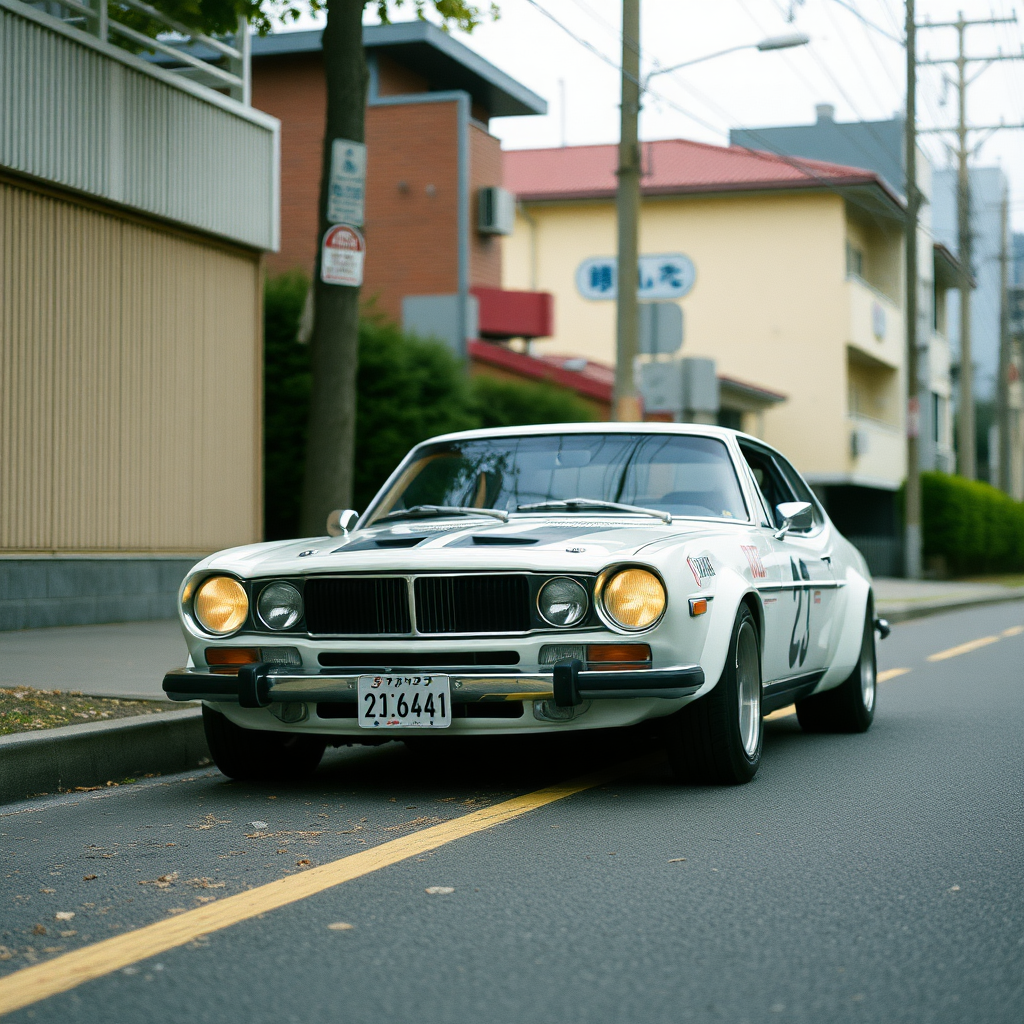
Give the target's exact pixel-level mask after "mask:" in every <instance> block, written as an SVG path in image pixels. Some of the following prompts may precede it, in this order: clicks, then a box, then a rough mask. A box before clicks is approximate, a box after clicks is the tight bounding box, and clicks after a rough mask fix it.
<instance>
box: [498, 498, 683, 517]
mask: <svg viewBox="0 0 1024 1024" xmlns="http://www.w3.org/2000/svg"><path fill="white" fill-rule="evenodd" d="M588 508H613V509H616V510H617V511H619V512H639V513H640V514H641V515H645V516H654V517H655V518H657V519H660V520H661V521H662V522H663V523H671V522H672V513H671V512H662V511H661V510H660V509H656V508H642V507H641V506H640V505H620V504H619V502H617V501H602V500H601V499H600V498H568V499H566V500H565V501H535V502H533V503H532V504H530V505H517V506H516V511H517V512H557V511H559V510H565V511H575V510H576V509H588Z"/></svg>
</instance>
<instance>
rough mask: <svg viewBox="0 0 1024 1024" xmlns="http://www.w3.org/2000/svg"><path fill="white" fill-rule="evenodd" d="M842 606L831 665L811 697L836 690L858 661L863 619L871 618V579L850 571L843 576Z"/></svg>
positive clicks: (873, 605) (873, 608) (872, 614)
mask: <svg viewBox="0 0 1024 1024" xmlns="http://www.w3.org/2000/svg"><path fill="white" fill-rule="evenodd" d="M845 582H846V587H845V589H846V602H845V608H844V610H843V616H844V621H843V624H842V628H841V632H840V634H839V640H838V642H837V644H836V649H835V653H834V654H833V655H832V662H831V664H830V665H829V667H828V669H827V671H826V672H825V675H824V676H823V677H822V679H821V682H820V683H818V685H817V687H815V689H814V693H822V692H823V691H825V690H831V689H832V688H833V687H835V686H839V685H841V684H842V683H843V681H844V680H845V679H846V678H847V677H848V676H849V674H850V673H851V672H852V671H853V669H854V666H855V665H856V664H857V662H858V660H859V659H860V652H861V644H862V643H863V639H864V619H865V617H866V616H868V615H870V616H872V618H873V617H874V614H875V597H874V589H873V587H872V585H871V578H870V577H865V576H862V575H861V574H860V573H859V572H857V571H856V570H854V569H850V570H848V571H847V574H846V581H845Z"/></svg>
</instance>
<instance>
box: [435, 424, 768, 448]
mask: <svg viewBox="0 0 1024 1024" xmlns="http://www.w3.org/2000/svg"><path fill="white" fill-rule="evenodd" d="M545 434H676V435H684V436H692V437H717V438H721V439H722V440H725V439H727V438H729V437H743V438H749V439H750V440H751V441H757V440H758V439H757V438H756V437H751V436H750V435H749V434H744V433H741V432H740V431H738V430H733V429H732V428H731V427H719V426H715V425H713V424H710V423H664V422H659V423H608V422H596V423H594V422H591V423H533V424H529V425H527V426H521V427H490V428H483V429H477V430H460V431H457V432H456V433H453V434H439V435H438V436H437V437H431V438H427V440H425V441H422V442H420V443H421V444H433V443H434V442H435V441H468V440H476V439H478V438H489V437H537V436H542V435H545ZM761 443H763V442H761ZM417 447H419V445H417Z"/></svg>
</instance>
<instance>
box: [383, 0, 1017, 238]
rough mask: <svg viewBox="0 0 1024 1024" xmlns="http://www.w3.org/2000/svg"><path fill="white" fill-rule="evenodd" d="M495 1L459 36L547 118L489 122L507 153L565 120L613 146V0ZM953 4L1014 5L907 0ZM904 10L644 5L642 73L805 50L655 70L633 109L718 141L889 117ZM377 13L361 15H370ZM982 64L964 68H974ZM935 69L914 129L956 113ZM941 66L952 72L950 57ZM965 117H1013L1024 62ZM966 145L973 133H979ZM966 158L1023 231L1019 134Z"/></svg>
mask: <svg viewBox="0 0 1024 1024" xmlns="http://www.w3.org/2000/svg"><path fill="white" fill-rule="evenodd" d="M478 3H480V6H484V7H485V6H486V2H482V3H481V2H480V0H478ZM499 6H500V8H501V18H500V20H499V21H497V22H489V21H488V22H485V23H484V24H483V25H481V26H480V27H479V28H478V29H476V31H475V32H473V33H472V35H469V36H466V35H463V34H462V33H458V34H457V35H458V38H460V39H461V40H462V41H463V42H465V43H466V44H467V45H468V46H470V47H472V48H473V49H474V50H476V51H477V52H479V53H480V54H481V55H483V56H484V57H486V58H487V59H488V60H490V61H491V62H492V63H494V64H495V65H497V66H498V67H499V68H501V69H502V70H503V71H505V72H507V73H508V74H510V75H512V76H513V77H515V78H516V79H518V80H519V81H520V82H522V83H523V84H524V85H527V86H528V87H529V88H531V89H533V90H534V91H535V92H537V93H539V94H540V95H541V96H543V97H544V98H545V99H546V100H547V101H548V104H549V114H548V115H547V116H546V117H520V118H499V119H496V120H494V121H492V122H491V126H492V127H491V130H492V131H493V132H494V134H495V135H497V136H499V137H500V138H501V139H502V141H503V143H504V145H505V147H506V148H514V149H519V148H525V147H535V146H537V147H539V146H557V145H560V144H561V143H562V142H563V128H564V141H565V142H567V143H568V144H569V145H580V144H584V143H604V142H614V141H615V140H616V139H617V136H618V101H619V81H618V77H617V72H616V70H615V67H614V66H613V65H616V64H617V63H618V61H619V56H620V49H621V42H620V35H619V31H620V24H621V10H622V5H621V0H536V3H534V2H533V0H499ZM851 8H852V10H851ZM959 9H962V10H963V11H964V13H965V15H966V16H967V17H968V18H987V17H989V16H991V15H992V14H995V15H996V16H1001V17H1009V16H1012V15H1013V14H1014V11H1015V4H1014V3H1013V2H1012V0H917V10H918V22H919V23H920V22H923V21H925V20H926V19H930V20H931V21H933V22H934V21H947V20H952V19H955V18H956V16H957V11H958V10H959ZM544 11H547V12H549V13H550V14H551V15H552V16H553V17H554V18H555V19H557V21H558V22H560V23H561V24H562V25H564V26H565V28H566V29H568V30H569V31H568V32H566V31H565V30H563V28H561V27H559V25H558V24H556V23H555V22H554V21H552V20H551V19H550V18H548V17H546V16H545V14H544V13H543V12H544ZM854 11H856V12H859V14H860V15H861V16H862V17H863V19H866V21H868V22H870V23H872V25H873V26H875V27H870V26H869V25H867V24H865V21H864V20H861V18H858V17H857V14H855V13H854ZM1022 14H1024V12H1022ZM398 15H399V16H400V17H405V16H406V15H405V14H404V13H403V12H401V11H399V12H398ZM791 18H792V20H790V19H791ZM903 18H904V14H903V4H902V3H900V2H899V0H641V33H640V34H641V50H642V61H643V65H642V66H643V69H644V71H645V72H646V71H650V70H653V69H654V68H656V67H658V66H661V67H668V66H670V65H673V64H677V63H679V62H681V61H685V60H689V59H691V58H694V57H699V56H703V55H705V54H708V53H713V52H715V51H718V50H722V49H725V48H727V47H730V46H738V45H741V44H746V43H756V42H758V41H759V40H761V39H764V38H765V37H768V36H775V35H780V34H783V33H790V32H793V31H801V32H804V33H806V34H807V35H809V36H810V37H811V43H810V45H809V46H805V47H802V48H799V49H793V50H786V51H779V52H774V53H772V52H765V53H761V52H758V51H757V50H743V51H740V52H738V53H733V54H730V55H727V56H723V57H718V58H716V59H715V60H712V61H708V62H707V63H703V64H699V65H697V66H695V67H692V68H687V69H685V70H682V71H677V72H673V73H670V74H666V75H663V76H660V77H657V78H655V79H654V81H653V82H652V88H653V94H650V95H648V97H647V100H646V102H645V106H644V110H643V113H642V115H641V128H640V132H641V137H642V138H643V139H664V138H688V139H698V140H701V141H705V142H712V143H719V144H725V143H727V142H728V133H729V129H730V128H738V127H745V128H754V127H760V126H765V125H779V124H809V123H811V122H812V121H813V120H814V107H815V104H817V103H832V104H834V105H835V108H836V118H837V120H840V121H846V120H882V119H885V118H889V117H892V115H893V113H894V112H895V111H897V110H900V109H902V107H903V103H904V91H905V89H904V87H905V59H906V58H905V55H904V50H903V48H902V46H901V45H900V44H899V43H898V42H896V41H895V40H894V39H893V38H890V37H897V38H898V37H900V36H902V33H903ZM374 20H376V19H375V17H374V16H373V15H372V13H368V15H367V21H368V22H372V21H374ZM570 33H571V34H570ZM967 40H968V52H969V53H970V54H972V55H978V56H983V55H990V54H995V53H998V52H1000V51H1001V52H1002V53H1003V54H1011V53H1015V54H1020V53H1021V50H1022V44H1024V28H1022V26H1021V25H1020V24H1009V25H997V26H977V27H974V28H970V29H968V31H967ZM588 46H589V47H591V48H592V49H588ZM593 50H596V51H598V52H599V53H600V54H602V55H603V56H604V57H605V58H606V60H602V59H601V57H600V56H598V55H597V54H595V53H594V52H592V51H593ZM955 52H956V31H955V30H953V29H945V28H944V29H931V30H927V31H921V32H919V33H918V53H919V56H920V57H922V58H923V57H925V56H926V55H927V56H931V57H933V58H938V57H947V56H952V55H954V54H955ZM979 68H981V65H980V64H975V65H973V70H974V71H977V70H978V69H979ZM943 73H944V72H943V69H940V68H936V67H926V68H921V69H920V72H919V84H918V124H919V127H921V128H930V127H937V126H940V125H951V124H953V123H954V122H955V118H956V92H955V89H953V88H951V87H944V85H943ZM945 73H946V74H955V69H954V68H953V67H952V66H948V67H947V68H946V69H945ZM563 83H564V84H563ZM563 95H564V103H563V99H562V97H563ZM968 115H969V118H970V119H971V121H972V122H973V123H975V124H998V123H1000V121H1005V122H1006V123H1007V124H1011V123H1015V124H1020V123H1024V61H1002V62H1000V63H996V64H992V65H991V66H989V67H988V68H987V69H986V70H984V72H983V74H981V75H980V77H979V78H978V81H977V82H976V84H974V85H973V86H971V88H970V89H969V90H968ZM973 140H974V141H975V142H978V141H980V140H981V134H980V133H975V134H974V135H973ZM951 141H952V140H951ZM922 145H923V146H924V148H925V149H926V150H927V151H928V152H929V154H930V155H931V157H932V160H933V163H934V164H935V165H936V166H944V165H945V164H946V163H947V161H948V160H949V156H948V154H947V151H946V148H945V146H944V145H943V144H942V143H941V142H940V141H939V139H938V138H937V137H932V136H925V137H924V138H923V140H922ZM976 163H977V164H978V165H980V166H995V165H998V166H1001V167H1002V168H1003V170H1004V171H1005V172H1006V174H1007V176H1008V177H1009V180H1010V201H1011V210H1012V217H1013V223H1014V227H1015V228H1016V229H1017V230H1020V231H1024V131H1020V130H1018V131H1011V130H1004V131H1000V132H997V133H995V134H994V135H993V136H992V137H991V138H990V139H988V140H987V141H985V142H984V144H983V145H982V147H981V149H980V153H979V155H978V157H977V159H976Z"/></svg>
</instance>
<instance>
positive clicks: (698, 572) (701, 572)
mask: <svg viewBox="0 0 1024 1024" xmlns="http://www.w3.org/2000/svg"><path fill="white" fill-rule="evenodd" d="M686 564H687V565H688V566H689V567H690V572H692V573H693V578H694V579H695V580H696V581H697V586H698V587H703V586H704V581H705V580H709V579H711V578H712V577H713V576H714V575H715V569H714V566H713V565H712V564H711V559H710V558H708V557H707V556H706V555H701V556H700V558H687V559H686Z"/></svg>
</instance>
